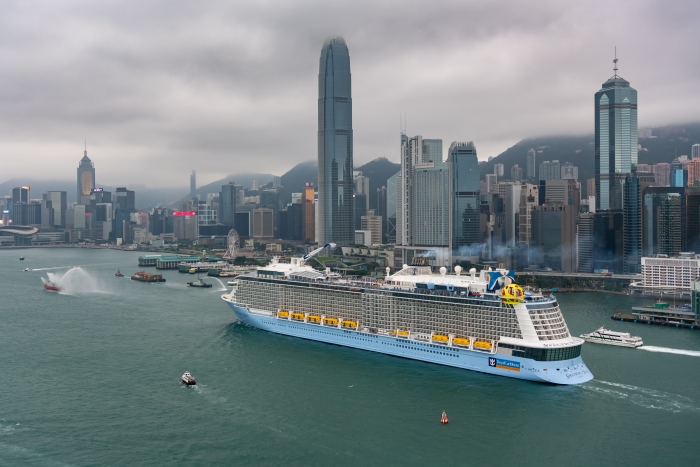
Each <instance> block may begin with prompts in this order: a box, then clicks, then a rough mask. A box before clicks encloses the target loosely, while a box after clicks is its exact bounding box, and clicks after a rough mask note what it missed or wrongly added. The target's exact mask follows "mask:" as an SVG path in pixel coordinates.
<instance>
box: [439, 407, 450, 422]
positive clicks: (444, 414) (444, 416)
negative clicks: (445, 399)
mask: <svg viewBox="0 0 700 467" xmlns="http://www.w3.org/2000/svg"><path fill="white" fill-rule="evenodd" d="M448 422H449V420H447V414H446V413H445V411H444V410H443V411H442V417H440V423H442V424H443V425H447V423H448Z"/></svg>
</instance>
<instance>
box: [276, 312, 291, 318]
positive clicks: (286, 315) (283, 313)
mask: <svg viewBox="0 0 700 467" xmlns="http://www.w3.org/2000/svg"><path fill="white" fill-rule="evenodd" d="M288 316H289V312H288V311H278V312H277V317H278V318H287V317H288Z"/></svg>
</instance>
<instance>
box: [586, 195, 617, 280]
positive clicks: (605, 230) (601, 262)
mask: <svg viewBox="0 0 700 467" xmlns="http://www.w3.org/2000/svg"><path fill="white" fill-rule="evenodd" d="M593 223H594V224H593V230H594V232H593V245H594V246H595V248H594V250H593V266H592V267H593V269H594V270H595V269H607V270H608V271H610V272H614V273H616V274H619V273H622V259H623V257H624V255H623V250H622V246H623V218H622V211H615V210H608V209H606V210H603V211H599V210H596V212H595V217H594V219H593Z"/></svg>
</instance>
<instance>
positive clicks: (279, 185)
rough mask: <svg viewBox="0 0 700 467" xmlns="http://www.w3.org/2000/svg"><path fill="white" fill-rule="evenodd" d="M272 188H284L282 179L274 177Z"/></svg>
mask: <svg viewBox="0 0 700 467" xmlns="http://www.w3.org/2000/svg"><path fill="white" fill-rule="evenodd" d="M272 188H282V177H277V176H274V177H272Z"/></svg>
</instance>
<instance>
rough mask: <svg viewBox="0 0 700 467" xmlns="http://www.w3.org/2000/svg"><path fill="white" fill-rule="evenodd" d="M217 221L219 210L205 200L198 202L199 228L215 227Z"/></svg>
mask: <svg viewBox="0 0 700 467" xmlns="http://www.w3.org/2000/svg"><path fill="white" fill-rule="evenodd" d="M216 221H217V209H216V208H215V207H213V206H212V205H211V204H209V203H207V202H206V201H204V200H199V201H198V202H197V222H198V223H199V226H200V227H202V226H205V225H215V224H216Z"/></svg>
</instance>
